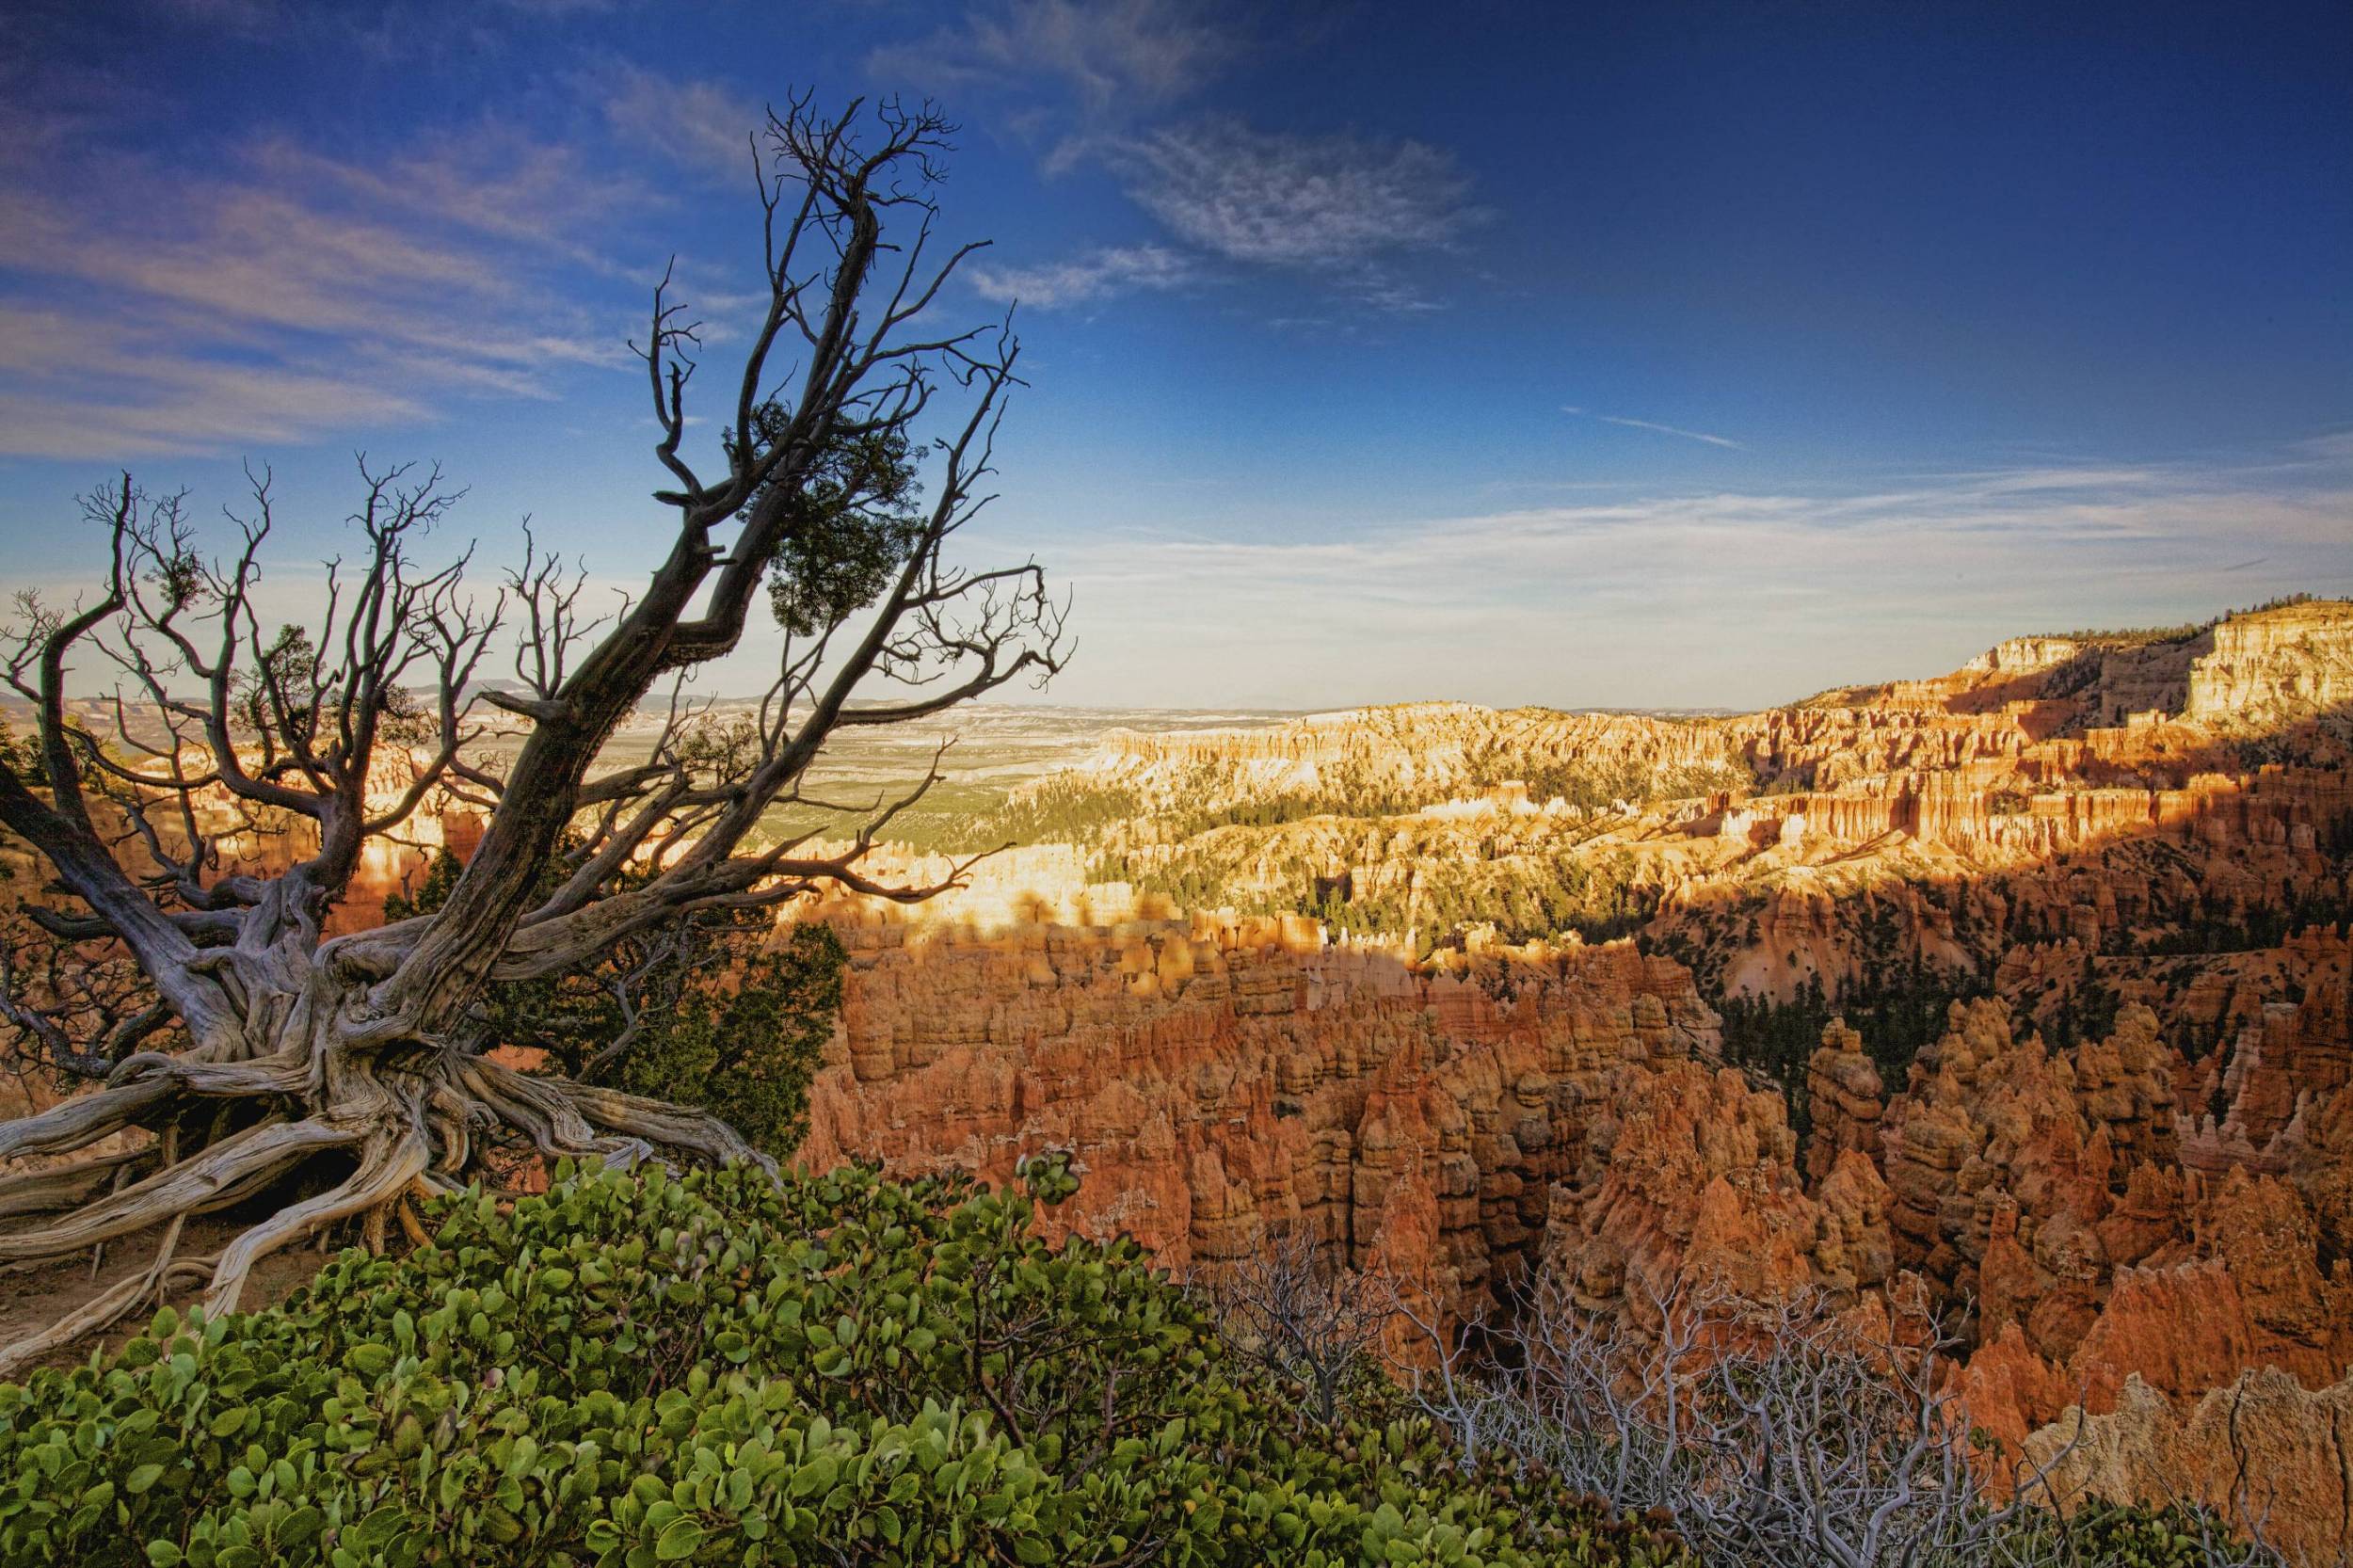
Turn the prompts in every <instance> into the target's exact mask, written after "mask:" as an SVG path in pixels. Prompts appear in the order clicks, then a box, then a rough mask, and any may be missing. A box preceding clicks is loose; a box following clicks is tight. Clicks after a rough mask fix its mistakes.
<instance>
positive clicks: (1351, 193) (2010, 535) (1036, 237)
mask: <svg viewBox="0 0 2353 1568" xmlns="http://www.w3.org/2000/svg"><path fill="white" fill-rule="evenodd" d="M1270 13H1273V14H1270ZM0 28H5V32H0V51H4V52H5V53H4V55H0V73H4V74H0V104H5V107H0V129H5V133H6V135H7V138H8V139H7V145H8V148H9V152H8V156H7V161H6V167H5V177H4V178H0V312H5V316H6V321H5V323H0V538H5V540H6V543H7V547H8V549H7V559H8V568H7V571H6V573H5V576H6V579H7V581H8V584H9V585H11V586H26V585H30V586H37V587H41V588H43V589H45V590H47V591H50V592H53V593H54V592H56V591H58V590H60V589H65V588H70V585H71V584H72V583H73V582H75V581H76V580H77V579H78V578H79V576H80V574H81V573H83V572H85V571H86V570H87V568H88V565H89V564H90V563H91V562H92V561H93V560H94V559H95V555H94V552H95V550H96V547H97V544H98V541H97V540H96V539H94V538H92V537H90V536H88V535H87V534H85V533H82V532H80V531H79V530H78V529H77V528H76V527H75V526H74V525H73V523H72V519H73V517H74V507H73V505H72V497H73V495H74V494H75V493H76V492H78V491H80V490H83V489H85V488H88V487H89V486H91V485H92V484H94V483H96V482H98V481H100V480H101V479H103V478H104V476H105V475H106V474H107V473H108V472H112V471H113V470H114V469H116V468H118V467H120V466H123V465H129V466H131V467H133V468H134V469H135V470H136V472H138V474H139V475H140V477H141V478H142V479H143V480H145V481H146V482H148V483H150V484H151V485H154V486H158V487H164V488H181V487H185V488H188V489H189V490H190V492H191V494H192V498H193V499H194V501H195V502H196V503H197V504H198V509H199V511H200V515H207V516H209V515H212V514H213V512H214V511H215V509H216V508H217V507H219V506H221V505H224V504H233V503H234V502H235V501H236V500H237V499H238V491H239V488H240V486H241V483H242V480H241V475H240V469H239V465H240V463H241V462H242V461H244V460H246V459H251V460H254V461H256V462H262V463H266V464H268V465H269V466H270V467H271V469H272V470H273V472H275V474H276V475H277V477H278V481H279V486H280V498H281V516H283V517H284V518H285V519H286V520H287V527H286V529H285V532H284V535H283V538H284V541H285V546H286V548H285V551H284V552H283V553H282V554H281V555H280V566H279V569H278V570H277V572H276V573H275V574H274V575H273V577H272V579H271V592H272V593H273V594H274V595H275V596H277V597H276V599H275V600H274V601H273V602H274V604H275V605H276V606H277V608H278V610H279V613H280V614H282V615H284V616H287V617H288V618H293V617H296V616H300V615H301V614H303V613H304V606H305V604H306V603H307V601H308V596H310V595H312V594H313V593H314V592H315V586H316V582H317V576H316V572H315V570H314V569H313V568H312V563H314V562H315V561H316V560H317V559H319V558H320V557H323V556H324V555H326V554H328V553H329V552H332V551H333V550H335V549H336V548H337V544H338V540H339V538H340V532H339V520H340V519H341V517H342V516H343V513H344V510H345V509H346V508H347V506H348V504H349V503H350V499H351V493H352V486H351V483H350V472H351V455H352V454H353V452H354V451H356V450H360V449H364V450H365V451H367V452H368V453H369V454H370V455H371V456H373V457H376V458H378V459H395V458H410V457H413V458H421V459H425V460H429V461H432V460H437V461H439V462H440V463H441V464H442V465H443V466H444V468H445V469H446V470H447V471H448V472H449V473H450V475H451V476H452V478H453V479H454V480H456V482H458V483H460V484H463V485H465V486H467V487H469V493H468V496H467V499H466V501H465V503H464V504H463V506H462V508H461V509H460V511H459V512H458V514H457V517H456V530H457V532H458V534H459V535H460V536H461V538H460V539H458V540H454V541H453V542H454V543H455V542H462V537H463V536H479V537H480V538H481V539H482V541H483V553H484V555H485V556H486V557H488V558H491V559H496V558H499V557H500V556H502V555H504V554H505V553H507V552H511V551H512V550H513V549H515V548H516V547H517V546H518V544H519V542H520V527H519V523H520V518H521V517H522V516H523V515H524V514H525V513H529V514H532V515H533V516H534V517H535V518H536V520H537V523H538V525H539V527H540V528H541V529H542V530H543V531H544V532H549V533H552V535H553V536H556V537H558V538H560V539H561V540H562V541H563V543H564V545H565V547H566V548H567V549H568V550H573V551H576V552H579V553H581V554H582V555H583V556H584V558H585V560H586V562H587V565H588V567H589V568H590V569H591V571H592V572H594V573H595V574H596V575H597V576H598V577H599V578H600V580H609V581H610V582H612V583H614V584H622V583H626V582H627V581H628V580H629V578H630V575H631V574H632V572H633V571H635V570H638V569H641V568H643V567H644V566H645V565H646V564H647V563H648V561H649V560H650V559H651V557H652V555H653V553H654V552H655V551H656V549H657V548H658V546H659V544H660V535H659V533H658V530H659V529H660V528H661V526H662V518H661V515H660V509H659V508H657V507H656V506H654V505H653V504H651V503H650V502H649V501H648V499H647V496H648V491H649V490H651V489H652V488H656V486H657V484H658V483H659V474H658V472H657V470H656V469H655V467H654V465H653V462H652V459H651V456H650V450H649V448H650V443H651V441H652V440H653V432H652V428H651V425H650V423H649V421H648V418H647V416H646V412H645V408H644V406H643V402H642V397H643V393H642V382H641V381H640V380H639V379H638V378H637V376H636V370H635V362H634V361H633V360H631V359H630V358H629V357H628V354H627V351H626V348H625V346H624V344H625V340H626V339H627V338H628V337H629V335H630V334H631V333H632V331H633V330H637V329H640V328H641V324H642V318H643V313H644V310H645V304H646V298H647V291H648V287H649V284H650V280H651V279H652V278H653V277H655V276H657V275H658V274H659V273H660V271H661V269H662V267H663V265H664V262H665V260H666V259H667V258H669V257H670V256H672V255H675V256H676V257H677V258H678V266H679V275H680V278H681V279H682V280H684V282H685V284H686V285H687V287H688V289H689V290H690V292H691V293H692V294H693V295H694V296H696V298H698V299H699V300H700V301H701V302H702V304H703V306H704V313H705V315H706V317H707V319H709V320H710V321H711V322H712V324H713V327H714V341H713V344H712V358H713V360H720V359H723V358H724V355H725V352H726V338H725V333H726V332H727V330H728V324H729V323H730V322H732V321H736V320H740V319H741V317H742V314H743V312H744V308H745V302H746V300H747V299H748V297H749V290H750V289H751V287H752V286H753V284H754V281H755V280H756V277H757V271H758V252H757V231H756V227H755V225H756V220H757V207H756V205H755V204H754V202H753V200H752V197H751V190H750V184H749V177H748V174H747V172H746V168H747V160H748V153H747V152H744V135H745V133H746V132H747V131H748V130H749V129H750V127H751V125H752V124H753V123H754V122H755V120H756V119H757V116H758V112H759V109H760V104H762V103H763V102H765V101H768V100H773V99H778V98H781V97H782V96H783V95H784V94H785V93H786V92H788V91H789V90H791V89H792V88H794V87H796V86H797V87H806V88H813V89H814V90H815V91H816V92H818V93H819V94H820V95H821V96H823V97H824V98H827V99H837V100H838V99H846V98H847V97H849V96H851V95H854V94H858V93H879V92H888V91H901V92H906V93H924V92H928V93H930V94H932V95H934V96H936V98H938V99H939V100H940V101H941V102H942V103H943V104H945V105H946V106H947V107H948V109H949V110H950V112H951V113H952V116H953V117H954V118H955V119H956V120H958V121H959V122H960V123H961V125H962V126H963V127H964V130H963V134H962V137H961V151H960V152H959V154H958V156H957V158H956V159H955V162H954V164H953V168H952V180H951V182H950V184H949V185H948V187H947V189H946V191H945V192H944V198H945V200H946V202H947V208H948V218H949V227H950V229H951V230H952V232H953V233H954V234H955V235H956V236H957V237H982V236H993V237H994V239H995V242H996V243H995V245H994V246H993V248H991V249H990V250H988V251H987V252H985V253H984V255H983V256H981V257H980V258H978V259H977V260H976V261H975V263H974V264H972V265H971V266H970V268H969V270H968V274H967V276H966V277H965V278H964V279H963V280H962V281H961V282H959V283H958V284H957V285H955V286H954V287H953V288H952V289H951V290H950V291H949V294H948V296H947V297H946V298H945V300H944V308H945V310H946V311H947V312H949V313H950V314H952V315H954V316H957V317H959V318H962V317H970V318H973V319H983V318H985V317H987V316H989V315H991V314H993V313H995V312H1000V311H1001V310H1002V309H1004V308H1005V306H1006V305H1007V304H1008V303H1010V302H1012V301H1014V300H1016V298H1017V299H1018V301H1019V311H1018V314H1017V320H1018V322H1019V325H1020V330H1021V333H1022V337H1023V341H1024V344H1025V353H1024V366H1025V374H1026V375H1027V376H1028V377H1029V379H1030V380H1031V382H1032V388H1031V389H1030V390H1029V391H1027V392H1023V393H1022V394H1021V396H1020V397H1019V399H1018V401H1017V403H1016V407H1015V409H1014V412H1013V415H1012V417H1011V420H1010V421H1009V423H1008V425H1007V428H1006V432H1005V436H1004V439H1003V440H1002V442H1001V443H1000V457H1001V467H1002V469H1003V481H1002V486H1001V488H1002V489H1003V491H1004V499H1003V501H1002V502H1000V504H999V506H998V508H997V509H996V510H994V511H993V512H991V513H990V514H989V515H988V517H987V520H986V521H985V523H984V524H983V525H982V526H981V527H979V528H978V529H976V530H975V532H974V535H973V536H972V539H971V544H972V547H973V548H974V549H975V551H977V552H980V554H981V556H982V557H984V558H997V557H1005V556H1011V557H1015V558H1018V557H1021V556H1025V555H1030V554H1034V555H1035V556H1036V557H1037V558H1038V559H1040V560H1042V561H1043V562H1045V563H1046V564H1047V565H1048V568H1051V569H1052V570H1053V571H1054V572H1055V574H1056V576H1057V578H1058V579H1059V580H1060V581H1061V582H1063V583H1064V584H1067V585H1068V586H1069V588H1070V589H1071V591H1072V593H1073V595H1074V596H1075V612H1074V617H1073V625H1074V627H1075V628H1076V631H1077V633H1078V637H1079V645H1080V646H1079V655H1078V658H1077V660H1076V662H1075V663H1074V664H1073V665H1072V667H1071V668H1070V669H1069V671H1068V672H1067V673H1066V674H1065V675H1064V677H1063V678H1062V679H1061V680H1058V681H1057V682H1056V684H1055V686H1054V688H1053V690H1052V691H1051V692H1050V693H1049V694H1048V696H1050V697H1051V698H1052V699H1055V700H1062V701H1069V702H1085V703H1102V704H1161V705H1172V706H1241V705H1254V706H1282V707H1313V706H1328V705H1337V704H1341V703H1350V702H1358V701H1377V700H1401V699H1407V698H1414V697H1422V696H1463V697H1468V698H1472V699H1475V700H1481V701H1490V702H1522V701H1530V702H1548V703H1555V704H1561V705H1587V704H1626V705H1750V704H1762V703H1766V702H1770V701H1775V700H1780V699H1785V698H1788V697H1792V696H1801V695H1803V694H1804V693H1806V692H1809V691H1812V690H1816V689H1818V688H1820V687H1823V686H1826V685H1830V684H1833V683H1837V682H1841V681H1847V680H1864V679H1872V678H1881V677H1888V676H1895V675H1905V674H1924V673H1928V672H1929V671H1932V670H1936V669H1941V668H1945V667H1949V666H1950V665H1952V664H1956V663H1958V662H1959V661H1960V660H1961V659H1962V658H1964V657H1966V656H1967V655H1968V654H1969V653H1970V652H1972V651H1974V650H1975V649H1977V648H1979V647H1982V646H1984V645H1985V644H1987V643H1990V642H1992V641H1993V640H1995V639H1996V638H1998V637H2000V636H2003V635H2007V634H2009V633H2011V632H2024V631H2029V630H2041V629H2048V628H2053V627H2065V626H2076V625H2084V624H2116V623H2121V624H2138V623H2145V622H2158V621H2173V620H2178V619H2182V618H2185V617H2188V616H2202V615H2204V614H2207V613H2211V612H2213V611H2215V610H2218V609H2222V608H2226V607H2228V606H2231V605H2233V604H2243V603H2247V602H2251V601H2254V600H2261V599H2264V598H2266V597H2269V596H2271V595H2273V594H2277V593H2281V592H2286V591H2291V590H2296V589H2310V590H2316V591H2323V592H2339V593H2344V592H2353V88H2348V87H2347V85H2346V84H2347V83H2348V82H2353V12H2348V11H2347V10H2346V8H2345V7H2344V6H2343V5H2342V4H2319V5H2312V6H2306V7H2267V6H2261V5H2235V6H2229V7H2222V6H2211V7H2201V8H2169V7H2166V6H2161V5H2150V4H2139V5H2131V6H2115V7H2105V6H2098V5H2090V4H2082V5H2070V6H2065V7H2049V6H2023V5H2022V6H2005V5H1998V4H1972V5H1967V6H1946V7H1929V6H1912V5H1871V6H1864V5H1837V4H1825V3H1819V0H1817V3H1810V4H1802V5H1789V6H1781V5H1773V4H1763V3H1753V4H1741V5H1680V4H1671V3H1662V4H1657V5H1649V6H1631V7H1628V6H1610V7H1599V6H1595V7H1582V6H1550V7H1541V8H1540V7H1513V6H1503V5H1497V4H1488V3H1483V0H1459V3H1457V4H1453V5H1449V6H1446V7H1427V6H1388V5H1376V4H1363V5H1353V6H1333V7H1319V8H1305V7H1303V8H1261V7H1240V6H1229V7H1220V6H1216V5H1209V4H1204V3H1196V0H1115V3H1112V4H1107V5H1080V4H1078V3H1076V0H982V3H979V4H974V5H953V6H936V5H918V4H912V3H899V0H800V3H798V4H793V5H764V6H751V5H742V6H737V5H725V4H717V3H694V0H687V3H681V4H676V5H656V4H652V3H649V0H648V3H645V4H637V5H632V4H627V3H623V0H612V3H605V4H600V3H597V0H480V3H477V4H472V5H466V6H456V5H448V6H444V5H426V4H416V3H411V4H401V5H394V6H391V7H360V6H335V7H300V6H295V5H291V4H280V3H276V0H171V3H166V0H150V3H146V4H140V5H130V6H104V5H99V6H92V5H87V4H85V5H74V6H63V5H59V6H54V7H46V8H45V7H43V6H42V5H40V4H32V5H24V4H19V5H18V6H16V7H13V8H11V13H10V15H9V17H8V20H7V21H6V22H5V23H0ZM765 654H766V650H765V649H764V648H758V647H754V648H747V649H746V650H745V651H744V653H743V654H741V655H739V656H738V657H737V659H736V660H735V661H734V662H733V663H732V664H730V666H729V667H728V669H727V670H725V671H722V672H721V673H720V674H719V676H718V677H717V678H716V680H717V681H718V683H720V684H723V685H731V686H733V687H736V688H740V689H744V690H749V689H752V688H753V687H755V686H756V685H757V684H758V683H759V681H760V665H761V663H762V661H763V658H764V657H765Z"/></svg>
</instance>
